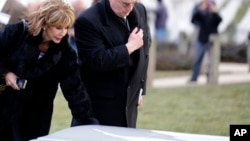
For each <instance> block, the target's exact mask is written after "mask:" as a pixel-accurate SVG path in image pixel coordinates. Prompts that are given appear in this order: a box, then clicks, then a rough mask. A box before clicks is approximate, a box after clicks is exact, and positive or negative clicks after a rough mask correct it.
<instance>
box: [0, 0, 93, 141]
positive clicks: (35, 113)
mask: <svg viewBox="0 0 250 141" xmlns="http://www.w3.org/2000/svg"><path fill="white" fill-rule="evenodd" d="M74 21H75V14H74V11H73V9H72V7H70V5H69V4H68V3H66V2H64V1H63V0H44V1H43V2H42V3H41V6H40V8H39V9H38V10H37V11H34V12H33V13H31V15H29V16H28V18H27V25H26V28H25V29H24V24H23V22H18V23H16V24H8V25H6V27H5V28H4V29H3V30H1V32H0V75H1V77H3V78H4V79H5V81H6V85H7V86H8V87H7V88H6V90H5V91H3V93H1V95H0V140H1V141H28V140H31V139H34V138H37V137H39V136H44V135H47V134H48V133H49V129H50V124H51V118H52V113H53V101H54V98H55V95H56V92H57V90H58V84H60V87H61V90H62V93H63V94H64V97H65V98H66V100H67V102H68V106H69V108H70V110H71V113H72V115H73V117H74V118H75V119H76V120H77V121H78V124H89V123H93V121H94V122H95V120H94V118H93V116H92V111H91V103H90V100H89V98H88V95H87V92H86V90H85V87H84V85H83V83H82V81H81V77H80V73H79V65H78V64H77V55H76V52H75V51H74V50H73V49H72V48H71V47H70V46H69V44H68V35H67V30H68V28H69V27H71V26H72V24H73V22H74ZM20 33H22V34H20ZM18 36H19V37H18ZM17 79H25V80H27V85H26V87H25V88H24V89H20V87H18V86H17V84H16V81H17ZM73 126H74V125H73Z"/></svg>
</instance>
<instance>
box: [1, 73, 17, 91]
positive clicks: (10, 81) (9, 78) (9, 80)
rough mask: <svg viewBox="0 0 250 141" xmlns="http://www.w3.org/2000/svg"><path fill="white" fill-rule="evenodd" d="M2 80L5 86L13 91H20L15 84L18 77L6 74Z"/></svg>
mask: <svg viewBox="0 0 250 141" xmlns="http://www.w3.org/2000/svg"><path fill="white" fill-rule="evenodd" d="M4 78H5V82H6V85H7V86H10V87H12V88H13V89H14V90H20V88H19V87H18V86H17V84H16V81H17V78H18V77H17V76H16V75H15V74H14V73H13V72H8V73H7V74H5V76H4Z"/></svg>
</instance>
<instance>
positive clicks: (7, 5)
mask: <svg viewBox="0 0 250 141" xmlns="http://www.w3.org/2000/svg"><path fill="white" fill-rule="evenodd" d="M0 11H1V12H0V29H1V28H3V27H4V26H5V25H6V24H8V23H15V22H17V21H19V20H21V19H24V18H25V17H26V16H27V14H28V9H27V7H25V6H24V5H23V4H22V3H20V2H19V1H18V0H0Z"/></svg>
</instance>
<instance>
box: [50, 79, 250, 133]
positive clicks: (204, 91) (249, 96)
mask: <svg viewBox="0 0 250 141" xmlns="http://www.w3.org/2000/svg"><path fill="white" fill-rule="evenodd" d="M249 101H250V87H249V83H243V84H232V85H222V86H199V87H197V86H190V87H180V88H164V89H153V88H149V89H148V92H147V96H145V97H144V104H143V106H141V107H140V108H139V115H138V125H137V128H143V129H156V130H166V131H175V132H186V133H197V134H211V135H223V136H228V135H229V125H230V124H249V123H250V102H249ZM70 120H71V116H70V112H69V110H68V108H67V105H66V103H65V100H64V98H63V96H62V95H61V94H59V95H58V96H57V98H56V100H55V112H54V116H53V120H52V127H51V132H55V131H58V130H61V129H63V128H67V127H69V125H70Z"/></svg>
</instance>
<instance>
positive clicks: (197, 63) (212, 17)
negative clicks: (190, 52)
mask: <svg viewBox="0 0 250 141" xmlns="http://www.w3.org/2000/svg"><path fill="white" fill-rule="evenodd" d="M191 21H192V23H193V24H194V25H195V26H198V27H199V33H198V37H197V43H196V51H195V60H194V64H193V70H192V76H191V78H190V80H189V82H190V83H193V82H196V81H197V79H198V76H199V74H200V68H201V64H202V60H203V58H204V55H205V52H206V51H207V52H208V57H210V48H211V44H210V41H209V37H210V35H212V34H217V33H218V26H219V23H220V22H221V21H222V18H221V16H220V15H219V14H218V12H217V11H216V5H215V2H214V1H211V0H203V1H201V3H200V4H199V5H198V6H197V9H196V10H194V11H193V16H192V20H191ZM209 63H210V62H209ZM208 67H210V65H209V64H208ZM208 75H209V74H208Z"/></svg>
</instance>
